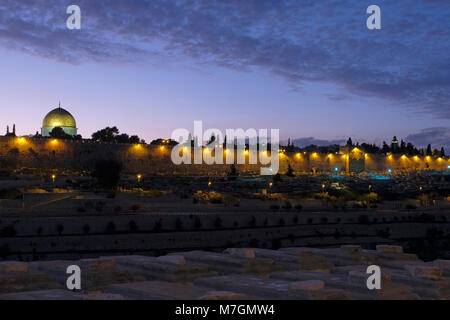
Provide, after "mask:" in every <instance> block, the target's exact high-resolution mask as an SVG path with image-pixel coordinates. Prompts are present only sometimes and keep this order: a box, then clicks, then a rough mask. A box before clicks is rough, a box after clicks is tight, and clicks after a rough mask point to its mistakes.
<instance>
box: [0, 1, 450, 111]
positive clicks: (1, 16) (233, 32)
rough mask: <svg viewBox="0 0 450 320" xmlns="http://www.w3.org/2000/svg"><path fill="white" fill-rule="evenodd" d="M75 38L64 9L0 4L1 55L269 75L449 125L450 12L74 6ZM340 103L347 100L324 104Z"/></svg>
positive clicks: (426, 5) (439, 5)
mask: <svg viewBox="0 0 450 320" xmlns="http://www.w3.org/2000/svg"><path fill="white" fill-rule="evenodd" d="M77 2H78V5H79V6H80V7H81V9H82V30H81V31H70V30H67V29H66V28H65V19H66V17H67V15H65V9H66V7H67V5H68V3H67V1H63V0H53V1H48V0H45V1H44V0H40V1H36V0H22V1H17V0H2V1H1V3H0V45H2V46H6V47H9V48H11V49H14V50H19V51H23V52H26V53H29V54H33V55H39V56H43V57H46V58H49V59H54V60H58V61H62V62H66V63H73V64H80V63H84V62H89V61H96V62H99V63H101V62H108V61H123V62H127V63H153V64H158V65H161V64H163V65H164V64H170V63H178V62H180V61H182V60H183V59H188V60H189V61H193V62H195V63H196V64H198V65H200V66H203V67H205V68H209V67H211V66H218V67H222V68H229V69H233V70H239V71H243V72H246V71H247V72H250V71H254V70H258V69H259V70H263V71H269V72H271V73H272V74H273V75H275V76H278V77H280V78H282V79H284V80H285V81H286V82H287V83H288V84H289V85H290V86H292V87H293V88H294V89H296V90H298V89H300V88H301V87H302V85H303V84H304V83H305V82H311V81H318V82H324V83H332V84H335V85H338V86H340V87H341V88H342V89H344V90H345V91H347V92H348V93H350V94H351V95H360V96H369V97H378V98H383V99H387V100H388V101H390V102H392V103H395V104H396V105H398V106H399V107H402V108H406V109H408V110H412V111H414V112H427V113H432V114H434V115H436V116H439V117H444V118H447V119H450V105H449V101H450V73H449V72H448V70H449V69H450V57H449V55H448V52H449V49H450V48H449V46H450V36H449V30H450V10H449V8H450V4H449V3H450V2H448V1H443V0H434V1H429V0H419V1H416V2H415V3H414V4H407V5H406V4H403V3H402V2H397V1H395V2H393V1H383V0H380V1H379V3H378V4H379V6H380V7H381V9H382V19H383V20H382V29H381V30H378V31H369V30H367V28H366V26H365V20H366V18H367V15H366V13H365V9H366V8H367V7H368V6H369V5H370V4H371V2H370V1H368V0H363V1H358V2H357V3H355V1H352V0H347V1H336V0H324V1H320V2H319V1H312V0H304V1H297V0H279V1H272V0H248V1H242V0H228V1H213V0H192V1H183V2H181V1H166V0H151V1H150V0H149V1H147V0H102V1H89V0H79V1H77ZM331 98H334V99H338V100H339V99H345V95H339V96H331Z"/></svg>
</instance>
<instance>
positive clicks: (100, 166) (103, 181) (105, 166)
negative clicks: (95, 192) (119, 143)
mask: <svg viewBox="0 0 450 320" xmlns="http://www.w3.org/2000/svg"><path fill="white" fill-rule="evenodd" d="M121 172H122V164H121V163H120V162H118V161H116V160H99V161H97V162H96V163H95V169H94V171H93V172H92V175H93V176H94V177H95V178H97V181H98V183H99V184H100V185H101V186H102V187H103V188H105V189H107V190H115V189H116V188H117V185H118V184H119V180H120V173H121Z"/></svg>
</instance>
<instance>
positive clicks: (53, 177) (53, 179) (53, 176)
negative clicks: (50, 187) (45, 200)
mask: <svg viewBox="0 0 450 320" xmlns="http://www.w3.org/2000/svg"><path fill="white" fill-rule="evenodd" d="M55 179H56V175H54V174H52V181H53V182H55Z"/></svg>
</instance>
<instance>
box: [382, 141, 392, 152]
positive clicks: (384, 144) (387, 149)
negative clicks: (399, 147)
mask: <svg viewBox="0 0 450 320" xmlns="http://www.w3.org/2000/svg"><path fill="white" fill-rule="evenodd" d="M381 152H383V153H388V152H391V148H389V146H388V144H387V143H386V141H383V147H382V149H381Z"/></svg>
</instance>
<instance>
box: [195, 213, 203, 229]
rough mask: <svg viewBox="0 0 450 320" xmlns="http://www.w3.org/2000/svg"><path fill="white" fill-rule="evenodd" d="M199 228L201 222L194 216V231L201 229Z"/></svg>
mask: <svg viewBox="0 0 450 320" xmlns="http://www.w3.org/2000/svg"><path fill="white" fill-rule="evenodd" d="M201 227H202V222H201V221H200V218H199V217H198V216H196V217H195V219H194V229H196V230H198V229H201Z"/></svg>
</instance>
